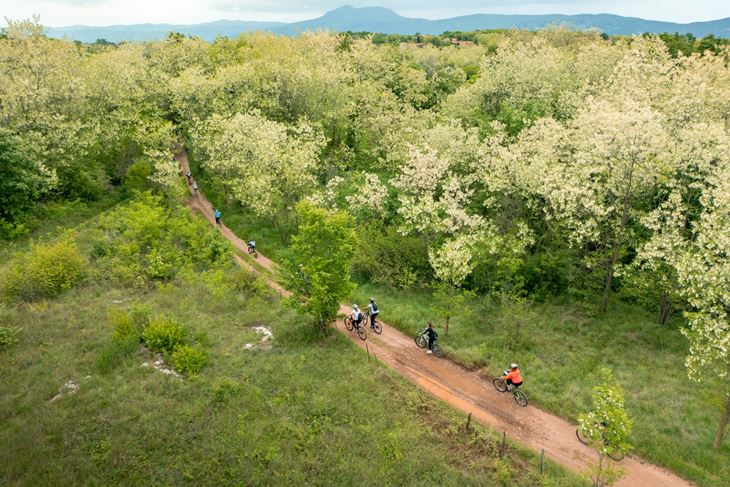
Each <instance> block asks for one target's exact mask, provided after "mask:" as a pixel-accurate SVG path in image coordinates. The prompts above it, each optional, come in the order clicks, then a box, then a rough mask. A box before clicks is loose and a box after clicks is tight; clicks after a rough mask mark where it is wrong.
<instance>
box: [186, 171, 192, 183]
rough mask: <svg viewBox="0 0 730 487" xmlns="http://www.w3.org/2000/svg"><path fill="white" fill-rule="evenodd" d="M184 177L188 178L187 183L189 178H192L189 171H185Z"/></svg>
mask: <svg viewBox="0 0 730 487" xmlns="http://www.w3.org/2000/svg"><path fill="white" fill-rule="evenodd" d="M185 177H186V178H188V184H190V180H191V179H193V175H192V174H191V173H190V171H188V172H186V173H185Z"/></svg>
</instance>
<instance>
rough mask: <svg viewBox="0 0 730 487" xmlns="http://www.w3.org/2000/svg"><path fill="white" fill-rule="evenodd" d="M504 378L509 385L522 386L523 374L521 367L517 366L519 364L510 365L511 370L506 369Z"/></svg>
mask: <svg viewBox="0 0 730 487" xmlns="http://www.w3.org/2000/svg"><path fill="white" fill-rule="evenodd" d="M502 380H503V381H505V382H506V383H507V385H508V386H515V387H520V386H521V385H522V374H521V373H520V369H518V368H517V364H512V365H510V370H505V371H504V373H503V374H502Z"/></svg>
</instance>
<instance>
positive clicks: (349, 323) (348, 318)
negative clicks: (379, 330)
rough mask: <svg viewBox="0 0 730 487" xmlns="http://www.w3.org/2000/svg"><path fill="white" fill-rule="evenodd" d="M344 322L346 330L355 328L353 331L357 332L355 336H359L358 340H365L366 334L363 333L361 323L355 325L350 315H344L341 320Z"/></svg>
mask: <svg viewBox="0 0 730 487" xmlns="http://www.w3.org/2000/svg"><path fill="white" fill-rule="evenodd" d="M342 321H344V322H345V328H346V329H347V331H352V330H353V329H355V330H357V331H356V332H355V333H357V336H359V337H360V340H365V339H366V338H367V337H368V335H367V333H365V329H364V328H363V327H362V325H357V326H356V325H355V324H354V323H353V321H352V316H345V317H344V318H343V320H342Z"/></svg>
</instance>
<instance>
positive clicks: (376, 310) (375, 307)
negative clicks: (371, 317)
mask: <svg viewBox="0 0 730 487" xmlns="http://www.w3.org/2000/svg"><path fill="white" fill-rule="evenodd" d="M377 312H378V305H377V304H375V301H373V313H377Z"/></svg>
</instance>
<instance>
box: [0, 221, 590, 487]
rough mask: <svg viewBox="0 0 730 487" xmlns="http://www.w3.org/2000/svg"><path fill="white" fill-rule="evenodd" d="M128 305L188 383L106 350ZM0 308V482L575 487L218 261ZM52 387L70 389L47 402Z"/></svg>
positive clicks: (126, 346)
mask: <svg viewBox="0 0 730 487" xmlns="http://www.w3.org/2000/svg"><path fill="white" fill-rule="evenodd" d="M61 218H62V216H61ZM95 226H96V224H95V223H94V222H87V223H85V224H83V225H81V227H85V228H88V227H91V228H92V229H93V228H94V227H95ZM79 228H80V227H77V228H76V229H74V233H75V234H77V235H78V241H79V249H80V251H81V252H82V253H83V254H85V255H87V257H88V254H87V253H88V252H90V251H92V250H93V249H94V248H95V246H94V244H93V242H92V240H93V239H92V237H91V236H90V233H91V234H93V232H89V231H87V230H81V231H78V230H79ZM42 236H43V235H41V234H39V233H36V234H34V235H33V237H34V238H37V239H41V238H42ZM20 246H22V245H20ZM10 264H12V259H7V258H6V259H5V262H3V263H2V264H0V269H2V270H3V271H5V270H6V268H7V267H8V265H10ZM231 276H233V277H231ZM231 282H238V283H240V282H244V283H247V284H244V285H242V286H241V285H238V286H237V287H234V286H232V285H231ZM135 309H137V310H138V309H144V310H145V312H146V313H149V314H151V315H153V316H165V317H167V318H169V319H173V320H175V321H176V322H177V323H180V324H182V325H183V326H184V328H185V330H186V334H187V335H188V336H189V337H191V340H192V341H194V342H195V343H196V344H197V346H199V347H200V348H201V349H202V350H203V351H204V352H205V354H206V356H207V363H206V365H205V367H204V368H203V369H202V370H201V371H200V373H198V374H195V375H183V376H182V377H175V376H172V375H166V374H163V373H162V372H160V371H158V370H155V369H154V368H152V367H145V366H142V364H143V363H145V362H147V363H149V362H151V361H153V360H154V358H155V356H154V354H152V352H150V351H149V350H147V349H146V348H145V347H144V346H143V345H142V344H140V343H139V341H135V340H133V341H131V342H130V341H129V340H127V341H124V340H122V341H119V340H115V339H114V332H115V329H114V326H113V324H112V322H113V318H112V317H113V316H115V315H116V314H119V313H120V312H130V311H133V310H135ZM0 312H1V314H0V318H1V319H2V322H3V323H5V324H12V325H16V326H19V327H21V331H20V332H19V334H18V336H17V338H18V342H17V343H16V344H14V345H12V346H11V347H10V348H8V349H6V350H4V351H1V352H0V376H2V377H3V380H2V381H0V445H2V447H0V484H3V485H72V484H79V483H82V484H101V485H130V484H133V485H241V484H246V485H292V484H305V483H306V484H311V485H536V486H537V485H561V486H563V485H576V486H579V485H584V484H583V483H582V480H580V479H578V478H577V477H575V476H574V475H572V474H568V473H566V472H565V471H563V470H562V469H560V468H559V467H556V466H553V465H549V466H548V474H547V475H546V476H543V477H540V476H539V475H538V472H539V470H538V464H539V461H538V459H537V458H536V456H535V455H533V454H532V453H530V452H526V451H524V450H522V449H521V448H519V447H518V446H514V445H510V446H509V448H508V450H507V452H506V453H505V455H504V457H503V458H502V459H500V458H499V452H498V450H499V440H500V438H499V437H498V435H496V434H495V433H494V432H492V431H490V430H487V429H484V428H481V427H476V428H472V429H471V430H470V431H469V432H464V431H463V430H462V427H463V423H464V418H463V417H462V415H461V414H457V413H455V412H454V411H453V410H451V409H449V408H447V407H445V406H444V405H442V404H441V403H439V402H437V401H434V400H431V399H430V398H429V397H427V396H424V395H422V394H420V393H419V391H418V390H417V389H416V388H415V387H414V386H412V385H410V384H408V383H407V382H405V381H404V380H402V379H400V378H399V377H398V376H397V375H396V374H395V373H393V372H391V371H389V370H387V369H386V368H384V367H383V366H380V365H375V364H369V363H368V361H367V359H366V357H365V355H364V354H363V353H362V352H361V351H360V350H359V349H357V348H356V347H355V346H354V345H352V344H351V343H350V342H349V340H347V339H346V338H345V337H343V336H341V335H340V334H337V333H333V334H331V335H330V336H329V337H328V338H326V339H324V340H322V339H321V338H320V337H319V336H317V335H316V334H313V333H312V329H311V328H310V327H309V326H308V325H306V324H302V322H301V320H299V319H297V318H298V317H297V316H296V315H295V313H294V312H293V311H292V310H291V309H290V308H288V307H285V306H283V304H282V302H281V301H280V298H278V297H277V296H275V295H274V294H272V293H271V292H269V291H268V290H267V289H266V288H265V287H264V286H262V285H259V284H257V283H256V278H255V277H254V276H251V275H248V274H245V273H244V271H242V270H240V269H238V268H236V267H234V266H233V265H232V264H231V263H230V261H229V262H228V263H223V264H221V265H220V266H217V267H210V268H208V269H205V268H202V269H201V268H196V269H192V270H191V269H187V270H183V271H181V272H180V273H178V274H177V276H175V277H174V278H173V279H171V280H169V281H167V282H162V283H157V284H155V285H151V286H142V287H134V286H131V287H130V286H121V285H119V284H118V283H115V282H114V281H113V280H105V279H99V278H98V276H96V275H95V274H93V273H92V275H91V276H89V277H88V278H87V280H86V281H85V282H84V283H83V284H81V285H80V286H77V287H75V288H73V289H71V290H69V291H67V292H65V293H63V294H61V295H60V296H59V297H58V298H55V299H48V298H46V299H39V300H33V301H30V302H23V301H19V300H14V301H10V300H7V299H6V302H5V303H4V304H3V305H2V308H0ZM254 326H259V327H261V326H263V327H267V328H268V329H270V330H271V332H272V333H273V339H272V340H271V341H268V342H265V343H262V342H261V334H260V333H257V332H256V331H255V330H254V329H253V327H254ZM247 344H252V345H253V348H247V347H250V345H247ZM166 360H167V357H166ZM168 366H169V365H168ZM68 381H74V382H75V383H76V384H77V385H78V391H77V392H76V393H66V394H64V395H62V396H61V397H60V398H58V399H55V400H52V399H53V398H54V397H55V396H56V395H57V394H58V393H59V390H60V388H61V387H62V385H63V384H66V383H67V382H68Z"/></svg>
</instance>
